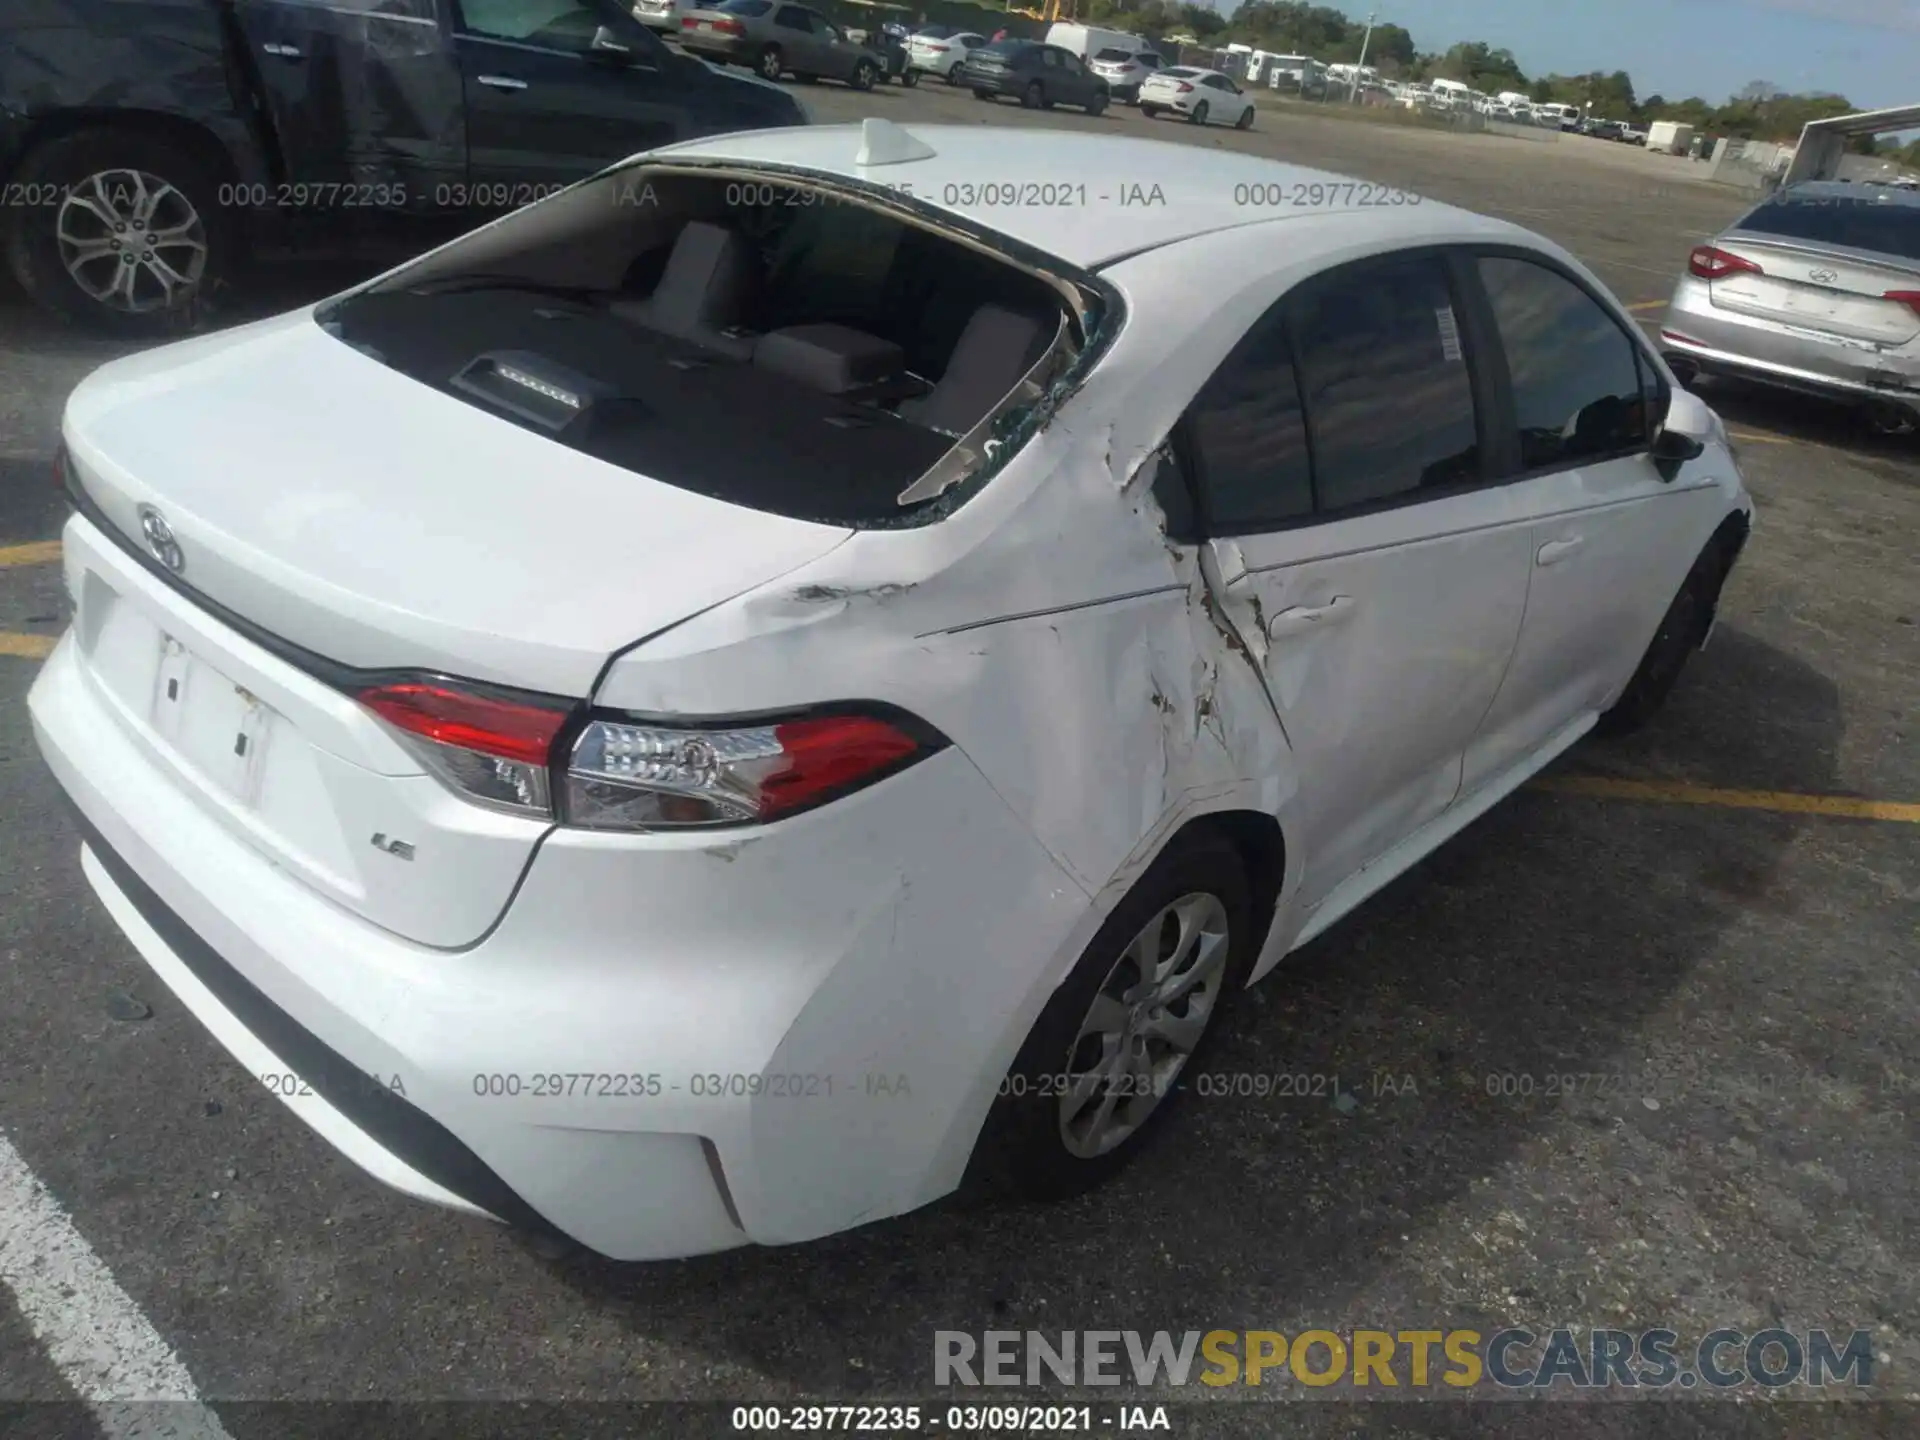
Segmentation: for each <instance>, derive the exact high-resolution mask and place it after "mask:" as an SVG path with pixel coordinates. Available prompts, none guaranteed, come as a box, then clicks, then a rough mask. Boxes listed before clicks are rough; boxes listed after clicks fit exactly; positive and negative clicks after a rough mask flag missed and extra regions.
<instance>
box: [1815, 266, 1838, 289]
mask: <svg viewBox="0 0 1920 1440" xmlns="http://www.w3.org/2000/svg"><path fill="white" fill-rule="evenodd" d="M1807 278H1808V279H1809V280H1812V281H1814V282H1815V283H1816V284H1819V285H1831V284H1832V283H1833V282H1834V281H1836V280H1838V279H1839V278H1840V272H1839V271H1838V270H1811V271H1809V272H1808V273H1807Z"/></svg>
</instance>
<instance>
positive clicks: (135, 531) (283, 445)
mask: <svg viewBox="0 0 1920 1440" xmlns="http://www.w3.org/2000/svg"><path fill="white" fill-rule="evenodd" d="M66 423H67V434H68V440H69V443H70V445H71V447H72V450H73V453H74V455H75V456H76V458H77V459H78V460H80V461H81V466H80V469H81V473H82V475H83V476H84V483H85V484H86V486H87V489H88V491H89V493H90V495H91V497H92V499H93V501H94V502H95V504H96V505H98V507H99V508H100V510H101V511H102V512H104V514H105V516H106V518H107V519H108V520H109V521H111V522H112V523H113V524H114V525H115V526H116V527H117V528H118V529H119V530H120V531H121V532H122V533H123V534H125V535H126V536H128V537H129V538H130V539H131V540H132V541H133V542H134V543H135V544H136V545H140V544H142V543H143V538H142V536H143V529H142V521H141V517H140V513H139V510H140V507H141V506H142V505H150V506H152V507H154V509H156V510H157V511H158V512H159V513H160V515H161V516H162V517H163V518H164V521H165V523H166V525H167V526H168V527H169V528H170V530H171V531H172V533H173V536H174V537H175V539H176V540H177V542H178V544H179V547H180V551H181V554H182V556H183V558H184V568H183V571H182V574H181V577H180V578H181V579H182V580H183V581H184V582H185V584H186V585H188V586H190V587H191V588H192V589H193V590H194V591H195V592H197V593H199V594H201V595H204V596H205V597H207V598H208V599H210V600H212V601H214V602H216V603H217V604H219V605H221V606H223V607H225V608H226V609H228V610H231V611H233V612H235V613H236V614H238V615H240V616H241V617H243V618H244V619H246V620H248V621H251V622H252V623H253V624H255V625H257V626H259V627H260V628H261V629H263V630H266V631H268V632H269V633H271V634H272V635H275V636H278V637H279V638H280V639H282V640H285V641H288V642H290V643H292V644H294V645H297V646H299V647H301V648H303V649H306V650H310V651H313V652H315V653H317V654H319V655H321V656H324V657H326V658H327V659H329V660H332V661H335V662H337V663H338V664H340V665H343V666H348V667H351V668H354V669H365V670H378V669H389V668H391V669H421V670H432V671H438V672H441V673H445V674H448V675H454V676H459V677H463V678H467V679H472V680H483V681H489V682H492V683H494V684H499V685H508V686H514V687H517V688H520V689H525V690H536V691H542V692H545V693H547V694H552V695H559V696H564V697H568V698H575V699H578V698H583V697H585V696H586V695H587V694H588V693H589V691H590V690H591V688H592V685H593V681H594V678H595V677H596V676H597V675H598V674H599V672H600V668H601V666H602V665H604V664H605V663H606V660H607V658H608V657H609V656H610V655H611V654H612V653H613V652H614V651H616V650H619V649H621V648H623V647H625V646H626V645H629V644H631V643H632V642H633V641H635V640H638V639H640V638H641V637H643V636H645V635H649V634H652V633H654V632H656V631H659V630H661V629H663V628H665V627H667V626H670V625H672V624H674V623H675V622H676V621H679V620H682V619H685V618H686V617H688V616H690V615H694V614H697V613H699V612H700V611H702V610H705V609H707V608H709V607H711V606H713V605H717V604H719V603H721V602H722V601H725V600H728V599H730V598H732V597H733V596H735V595H738V594H740V593H742V592H743V591H746V590H749V589H752V588H753V587H755V586H757V585H760V584H763V583H765V582H766V581H768V580H771V579H774V578H776V577H778V576H780V575H783V574H785V573H787V572H788V571H790V570H793V569H795V568H797V567H799V566H800V565H803V564H806V563H807V562H809V561H811V560H813V559H816V558H817V557H819V556H820V555H823V554H825V553H826V552H827V551H828V550H830V549H832V548H833V547H834V546H835V545H837V544H839V543H840V542H841V541H842V540H844V539H845V538H846V537H847V535H848V534H849V533H851V532H850V531H848V530H845V529H842V528H839V527H837V526H832V525H822V524H815V523H813V522H810V521H806V520H799V519H793V518H790V517H787V516H782V515H777V514H771V513H768V512H765V511H759V510H751V509H747V508H745V507H742V506H739V505H734V504H730V503H728V502H726V501H724V500H718V499H714V498H711V497H709V496H705V495H700V494H696V493H694V492H692V491H689V490H685V489H681V488H679V487H676V486H673V485H667V484H664V483H661V482H659V481H655V480H651V479H648V478H647V477H646V476H644V475H636V474H634V473H632V472H631V471H629V470H626V469H623V468H621V467H619V466H616V465H612V464H609V463H607V462H605V461H603V460H599V459H596V458H594V457H592V456H590V455H586V454H582V453H580V452H579V451H576V450H573V449H570V448H568V447H566V446H563V445H559V444H556V443H554V442H553V441H552V440H550V439H548V438H546V437H544V436H542V435H539V434H537V433H535V432H533V431H530V430H527V429H524V428H522V427H521V426H518V425H515V424H514V423H512V422H511V421H509V420H506V419H504V418H502V417H499V416H496V415H492V414H489V413H487V412H486V411H484V410H481V409H479V408H477V407H475V406H473V405H470V404H467V403H464V402H463V401H461V400H458V399H455V398H454V397H452V396H450V395H447V394H444V393H442V392H441V391H438V390H436V389H434V388H432V387H431V386H428V385H426V384H423V383H421V382H419V381H416V380H413V379H410V378H408V377H407V376H406V375H403V374H400V373H398V372H397V371H395V370H393V369H391V368H389V367H387V366H385V365H382V364H381V363H379V362H378V361H377V360H374V359H372V358H370V357H369V356H366V355H363V354H361V353H360V352H358V351H357V350H355V349H353V348H352V347H351V346H349V345H347V344H343V343H342V342H341V341H339V340H337V339H335V338H334V337H333V336H331V335H329V334H327V333H326V332H325V331H324V330H322V329H321V328H320V327H319V326H318V325H317V324H315V323H314V321H313V320H312V319H311V318H310V316H309V315H307V314H305V313H300V314H295V315H292V316H286V317H281V318H278V319H274V320H269V321H263V322H261V323H259V324H257V325H251V326H244V327H241V328H239V329H236V330H230V331H227V332H224V333H223V334H220V335H216V336H209V337H206V338H205V339H201V340H193V341H188V342H186V343H185V344H184V345H180V346H169V347H165V348H163V349H160V350H154V351H149V352H147V353H146V354H144V355H139V356H134V357H131V358H129V359H126V360H121V361H117V362H114V363H113V364H110V365H108V366H106V367H104V368H103V369H101V370H99V371H97V372H95V373H94V375H92V376H91V377H89V378H88V379H87V380H86V381H85V382H83V383H82V384H81V386H80V387H79V389H77V390H76V391H75V392H74V395H73V398H72V400H71V401H70V402H69V405H68V409H67V422H66Z"/></svg>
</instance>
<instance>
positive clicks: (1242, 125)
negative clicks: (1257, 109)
mask: <svg viewBox="0 0 1920 1440" xmlns="http://www.w3.org/2000/svg"><path fill="white" fill-rule="evenodd" d="M1233 128H1234V129H1236V130H1251V129H1252V128H1253V106H1251V105H1249V106H1248V107H1247V108H1246V109H1245V110H1243V111H1241V112H1240V118H1239V119H1238V120H1236V121H1234V122H1233Z"/></svg>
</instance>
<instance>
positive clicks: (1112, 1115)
mask: <svg viewBox="0 0 1920 1440" xmlns="http://www.w3.org/2000/svg"><path fill="white" fill-rule="evenodd" d="M1230 939H1231V936H1230V934H1229V926H1228V921H1227V910H1226V906H1225V905H1223V904H1222V903H1221V901H1220V899H1219V897H1218V896H1216V895H1211V894H1207V893H1205V892H1203V891H1196V892H1193V893H1190V894H1187V895H1183V896H1181V897H1180V898H1179V899H1178V900H1175V901H1174V902H1173V903H1171V904H1170V905H1168V906H1166V907H1165V908H1164V909H1162V910H1161V911H1160V913H1159V914H1157V915H1155V916H1154V917H1153V919H1152V920H1150V921H1148V922H1147V924H1146V925H1145V926H1144V927H1142V928H1141V930H1140V933H1139V934H1138V935H1136V936H1134V938H1133V941H1132V943H1131V944H1129V945H1128V946H1127V947H1126V948H1125V949H1124V950H1122V951H1121V952H1120V956H1119V958H1118V959H1116V960H1115V961H1114V963H1113V968H1112V969H1111V970H1109V971H1108V972H1107V978H1106V979H1105V980H1104V981H1103V982H1102V983H1101V986H1100V989H1099V992H1098V993H1097V994H1096V995H1095V996H1094V999H1093V1003H1092V1004H1091V1005H1090V1006H1089V1007H1088V1009H1087V1013H1086V1016H1085V1018H1084V1019H1082V1020H1081V1022H1080V1028H1079V1033H1078V1034H1077V1035H1076V1036H1075V1037H1074V1041H1073V1043H1072V1045H1070V1046H1069V1047H1068V1051H1067V1059H1066V1068H1065V1074H1064V1075H1063V1077H1062V1079H1061V1083H1060V1087H1059V1123H1060V1138H1061V1140H1062V1142H1063V1143H1064V1144H1065V1145H1066V1148H1067V1150H1068V1151H1069V1152H1070V1153H1071V1154H1073V1155H1075V1156H1077V1157H1079V1158H1080V1159H1083V1160H1090V1159H1093V1158H1095V1157H1097V1156H1100V1155H1104V1154H1106V1153H1107V1152H1108V1151H1110V1150H1113V1149H1114V1148H1115V1147H1116V1146H1119V1145H1121V1144H1124V1143H1125V1142H1126V1140H1127V1139H1128V1137H1129V1136H1131V1135H1133V1134H1134V1133H1135V1132H1136V1131H1137V1130H1139V1128H1140V1127H1141V1126H1142V1125H1144V1124H1145V1123H1146V1121H1147V1118H1148V1116H1150V1115H1152V1114H1153V1112H1154V1110H1155V1109H1156V1108H1158V1107H1159V1105H1160V1103H1161V1101H1162V1100H1163V1099H1164V1098H1165V1097H1166V1095H1167V1093H1168V1092H1169V1091H1170V1090H1171V1089H1172V1087H1173V1082H1174V1080H1175V1079H1176V1078H1177V1077H1178V1076H1179V1074H1180V1072H1181V1070H1183V1069H1184V1068H1185V1067H1186V1063H1187V1060H1188V1059H1189V1058H1190V1057H1191V1056H1192V1054H1193V1051H1194V1047H1195V1046H1196V1045H1198V1044H1199V1043H1200V1037H1201V1036H1202V1035H1204V1034H1205V1033H1206V1030H1207V1026H1208V1024H1209V1023H1211V1022H1212V1020H1213V1017H1214V1014H1215V1012H1216V1011H1218V1009H1219V1008H1220V998H1221V993H1222V989H1223V986H1224V982H1225V978H1226V969H1227V957H1228V955H1229V954H1230V953H1231V951H1232V946H1231V945H1230V944H1229V941H1230Z"/></svg>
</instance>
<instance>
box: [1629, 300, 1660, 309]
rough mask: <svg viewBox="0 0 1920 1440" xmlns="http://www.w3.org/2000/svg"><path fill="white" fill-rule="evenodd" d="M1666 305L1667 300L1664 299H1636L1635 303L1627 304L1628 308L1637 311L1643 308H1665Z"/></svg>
mask: <svg viewBox="0 0 1920 1440" xmlns="http://www.w3.org/2000/svg"><path fill="white" fill-rule="evenodd" d="M1666 305H1667V302H1666V301H1664V300H1636V301H1634V302H1633V304H1631V305H1629V306H1627V309H1629V310H1633V311H1636V312H1637V311H1641V310H1664V309H1665V308H1666Z"/></svg>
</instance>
